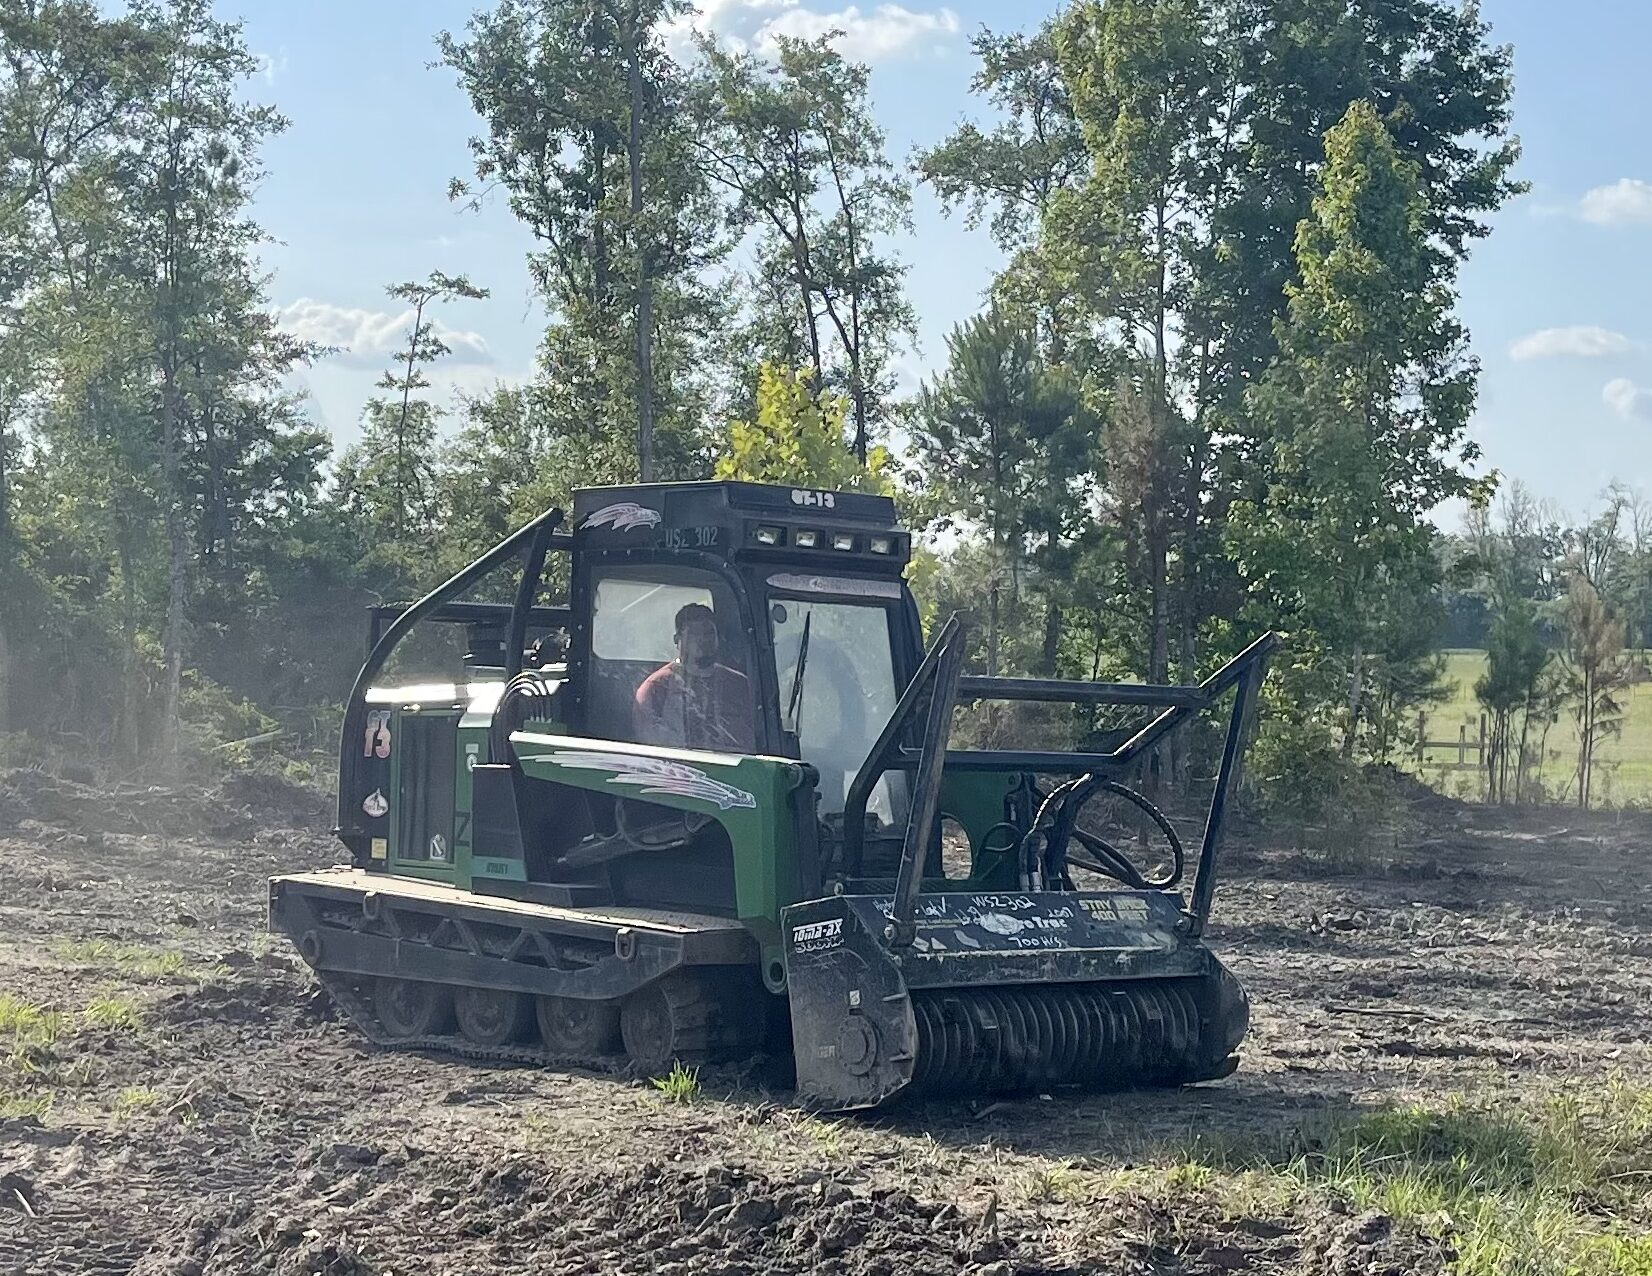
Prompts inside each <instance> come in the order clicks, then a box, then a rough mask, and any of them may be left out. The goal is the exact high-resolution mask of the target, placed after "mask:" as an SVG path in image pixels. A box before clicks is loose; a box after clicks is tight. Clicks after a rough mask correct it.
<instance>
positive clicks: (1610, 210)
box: [1577, 177, 1652, 226]
mask: <svg viewBox="0 0 1652 1276" xmlns="http://www.w3.org/2000/svg"><path fill="white" fill-rule="evenodd" d="M1577 211H1578V215H1579V216H1580V217H1582V218H1583V220H1584V221H1586V222H1594V223H1596V224H1597V225H1601V226H1609V225H1612V224H1614V223H1617V222H1652V182H1643V181H1641V179H1640V178H1638V177H1620V178H1618V180H1617V181H1615V182H1613V183H1612V184H1611V185H1610V186H1597V187H1595V188H1594V189H1593V190H1591V191H1587V192H1585V193H1584V196H1583V198H1582V199H1581V200H1580V201H1578V207H1577Z"/></svg>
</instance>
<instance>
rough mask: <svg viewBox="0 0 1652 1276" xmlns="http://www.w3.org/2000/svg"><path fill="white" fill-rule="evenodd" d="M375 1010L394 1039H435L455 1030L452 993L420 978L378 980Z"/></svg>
mask: <svg viewBox="0 0 1652 1276" xmlns="http://www.w3.org/2000/svg"><path fill="white" fill-rule="evenodd" d="M373 1010H374V1013H376V1014H377V1015H378V1017H379V1024H380V1026H381V1027H383V1029H384V1030H385V1032H387V1033H389V1034H390V1036H392V1037H433V1036H439V1035H440V1034H442V1033H444V1032H448V1031H450V1030H451V1029H452V1027H453V993H452V992H451V991H450V990H449V989H448V987H447V986H446V985H445V984H429V983H425V982H423V981H422V980H418V979H379V980H376V981H375V982H374V984H373Z"/></svg>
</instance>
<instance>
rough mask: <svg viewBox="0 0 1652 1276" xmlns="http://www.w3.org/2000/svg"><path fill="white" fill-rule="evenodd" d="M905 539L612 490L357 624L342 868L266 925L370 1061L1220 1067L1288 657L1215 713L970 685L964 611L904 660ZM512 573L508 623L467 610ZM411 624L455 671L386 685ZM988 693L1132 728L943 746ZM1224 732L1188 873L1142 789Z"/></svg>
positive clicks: (906, 1073)
mask: <svg viewBox="0 0 1652 1276" xmlns="http://www.w3.org/2000/svg"><path fill="white" fill-rule="evenodd" d="M909 551H910V537H909V536H908V534H907V533H906V532H904V531H902V530H901V529H900V528H899V527H898V526H897V525H896V521H895V509H894V505H893V503H892V502H891V501H889V500H888V499H886V498H883V497H878V496H868V495H861V494H851V493H842V492H821V491H812V490H804V489H794V488H785V487H771V486H762V485H757V484H748V483H672V484H650V485H644V486H633V487H610V488H594V489H588V490H583V491H579V492H576V493H575V496H574V501H573V511H572V516H571V517H570V518H567V519H564V516H563V512H562V511H560V510H551V511H549V512H548V513H546V514H545V515H544V516H542V517H541V518H539V519H537V520H536V521H534V522H533V523H531V524H529V525H528V526H527V527H524V528H522V529H521V530H520V531H519V532H517V533H515V534H514V535H512V536H510V537H509V538H507V539H506V540H505V541H503V542H501V543H500V544H499V545H498V546H497V547H495V548H494V549H493V550H492V551H490V552H489V553H488V554H486V555H484V556H483V557H482V558H480V559H479V560H477V561H476V562H475V563H473V564H471V565H470V566H469V567H467V568H465V569H464V570H463V571H461V572H459V573H458V574H457V575H455V576H454V577H453V578H452V579H451V580H449V581H448V582H446V583H445V584H444V585H442V586H441V587H440V588H438V589H436V590H434V591H433V592H432V593H430V594H429V595H428V596H426V597H425V598H423V599H421V600H419V601H418V602H416V603H413V604H411V605H398V606H388V607H379V608H375V609H373V610H372V612H371V626H370V637H369V642H368V655H367V660H366V663H365V664H364V665H363V667H362V670H361V673H360V676H359V677H358V678H357V680H356V683H355V686H354V688H353V690H352V691H351V694H350V699H349V702H348V704H347V706H346V711H345V720H344V730H343V739H342V746H341V750H340V757H339V806H338V836H339V838H340V839H341V840H342V841H343V843H344V845H345V847H346V848H348V850H349V852H350V856H351V860H352V865H351V866H350V867H340V868H337V869H332V870H329V871H325V872H312V873H295V874H290V875H286V876H281V877H277V878H274V879H273V880H272V881H271V882H270V893H269V917H270V926H271V928H272V930H274V931H277V932H280V933H282V934H284V935H286V936H287V937H288V938H290V939H291V940H292V942H293V943H294V944H295V945H296V946H297V948H298V951H299V953H300V954H301V955H302V956H303V958H304V960H305V961H306V962H307V963H308V964H309V965H310V966H311V967H312V968H313V969H314V971H315V972H316V974H317V976H318V977H319V978H320V980H321V981H322V983H323V984H324V985H325V986H326V988H327V989H328V990H329V991H330V992H331V994H332V996H333V997H334V998H335V1000H336V1001H337V1002H338V1003H339V1004H340V1005H341V1006H342V1008H343V1009H344V1010H345V1011H346V1012H347V1014H348V1015H349V1016H350V1017H351V1019H352V1020H353V1021H354V1022H355V1023H356V1024H357V1025H358V1026H359V1028H360V1029H361V1031H363V1032H364V1033H365V1034H367V1035H368V1036H369V1037H371V1038H372V1039H374V1040H376V1041H380V1042H383V1043H385V1044H387V1045H396V1046H401V1047H415V1048H436V1049H442V1050H451V1051H455V1052H458V1053H460V1054H465V1055H469V1056H472V1057H479V1058H488V1059H519V1060H527V1061H542V1062H547V1063H554V1064H569V1065H578V1066H582V1067H595V1068H604V1067H613V1068H638V1069H643V1070H649V1071H653V1070H658V1069H663V1068H667V1067H669V1066H670V1065H671V1064H672V1062H673V1061H681V1062H683V1063H685V1064H694V1063H701V1062H715V1061H719V1060H737V1059H742V1058H746V1057H750V1056H752V1055H754V1054H758V1053H765V1052H767V1053H771V1054H778V1055H781V1056H783V1055H784V1053H785V1052H786V1050H787V1049H788V1048H789V1049H790V1052H791V1055H792V1058H793V1060H794V1061H795V1069H796V1083H797V1090H798V1093H799V1097H800V1099H801V1100H802V1101H803V1102H805V1103H807V1104H809V1105H811V1106H815V1107H818V1108H822V1109H830V1110H848V1109H856V1108H870V1107H875V1106H877V1105H880V1104H883V1103H886V1102H888V1101H891V1100H894V1099H896V1098H897V1097H899V1096H903V1095H912V1094H949V1093H968V1094H991V1093H1007V1092H1015V1091H1052V1090H1058V1089H1062V1088H1089V1089H1099V1088H1116V1087H1124V1086H1139V1085H1152V1084H1160V1085H1176V1084H1183V1083H1187V1082H1196V1081H1203V1080H1208V1079H1211V1078H1216V1077H1221V1076H1224V1075H1226V1074H1227V1073H1229V1072H1231V1071H1232V1070H1233V1068H1234V1067H1235V1065H1236V1056H1235V1050H1236V1048H1237V1047H1238V1045H1239V1042H1240V1040H1241V1038H1242V1037H1243V1036H1244V1034H1245V1030H1246V1027H1247V1023H1248V1018H1249V1011H1248V1005H1247V1002H1246V998H1245V994H1244V992H1243V991H1242V990H1241V988H1240V986H1239V984H1238V983H1237V981H1236V980H1235V979H1234V978H1233V976H1232V975H1231V974H1229V973H1228V971H1227V970H1226V969H1224V967H1223V966H1222V965H1221V964H1220V963H1219V962H1218V961H1217V959H1216V957H1215V956H1214V954H1213V953H1212V952H1211V951H1210V950H1209V949H1208V948H1207V947H1206V946H1205V945H1204V943H1203V942H1202V940H1201V936H1202V933H1203V930H1204V927H1205V922H1206V918H1207V917H1208V915H1209V913H1210V906H1211V897H1212V892H1213V890H1214V888H1215V883H1216V872H1217V858H1218V847H1219V841H1220V836H1221V832H1222V825H1223V816H1224V810H1225V807H1226V803H1227V800H1228V796H1229V794H1230V793H1231V792H1232V790H1233V787H1234V784H1235V782H1236V779H1237V776H1238V772H1239V766H1240V762H1241V757H1242V753H1243V745H1244V737H1245V732H1246V729H1247V723H1248V721H1249V720H1250V718H1251V716H1252V710H1253V708H1254V706H1255V702H1256V695H1257V690H1258V686H1259V683H1260V680H1261V678H1262V675H1263V670H1264V666H1265V663H1266V659H1267V654H1268V652H1269V650H1270V649H1271V647H1272V645H1273V639H1272V637H1271V635H1270V636H1267V637H1264V638H1262V639H1260V640H1258V641H1257V642H1255V643H1254V644H1252V645H1251V646H1250V647H1249V648H1248V649H1247V650H1245V651H1244V652H1242V653H1241V654H1240V655H1238V656H1236V657H1235V658H1234V659H1233V660H1232V661H1230V662H1229V663H1228V664H1227V665H1225V666H1224V667H1223V668H1222V669H1220V670H1219V671H1218V672H1217V673H1215V674H1214V675H1213V676H1212V677H1210V678H1208V679H1207V680H1206V681H1205V682H1204V683H1202V684H1200V685H1198V686H1189V687H1180V686H1146V685H1139V684H1102V683H1089V682H1064V681H1053V680H1038V679H1016V678H988V677H972V676H967V675H965V674H964V672H963V662H964V643H963V636H964V630H963V627H962V625H961V624H960V623H959V622H958V620H957V619H956V618H954V619H952V620H949V621H948V622H946V623H945V624H944V625H941V626H939V627H938V630H937V632H936V633H935V634H934V636H933V640H932V641H931V642H930V644H929V645H928V647H927V649H926V647H925V645H924V643H923V640H922V635H921V630H920V624H919V618H918V609H917V607H916V605H915V604H914V602H913V599H912V595H911V592H910V591H909V590H908V588H907V586H906V583H905V579H904V578H905V568H906V565H907V561H908V557H909ZM558 556H560V557H561V558H562V559H564V560H566V561H565V564H563V563H558V562H556V561H555V559H556V557H558ZM495 573H497V574H498V575H497V576H496V577H495V580H494V586H495V588H500V587H501V586H500V584H499V582H500V581H501V580H503V581H505V582H506V583H505V584H504V585H503V587H502V588H503V590H504V593H503V595H500V594H497V593H496V594H495V597H499V596H511V595H512V594H514V602H509V603H506V602H491V603H486V602H475V601H466V597H465V596H466V595H467V594H470V593H471V592H473V591H474V590H475V588H476V587H477V586H478V585H479V584H481V582H482V581H483V580H484V578H486V577H489V576H494V574H495ZM552 581H559V582H566V591H565V593H564V595H563V597H562V599H561V600H560V601H557V602H554V603H553V602H550V601H547V600H546V599H545V598H544V597H543V595H545V594H547V593H549V592H550V585H551V582H552ZM559 592H561V591H559ZM421 626H422V627H424V628H423V632H424V633H425V634H429V633H432V632H436V630H435V629H433V628H432V627H440V626H458V627H460V629H461V630H462V631H463V633H464V634H465V636H466V640H467V641H466V647H467V650H466V653H465V655H464V656H463V659H462V660H460V659H459V658H458V657H457V653H455V658H454V661H453V664H454V668H453V670H452V671H451V672H450V673H449V674H448V675H447V676H448V677H450V678H452V679H453V680H452V681H442V682H435V683H430V684H411V683H406V681H405V680H403V684H402V685H394V684H393V683H392V681H391V680H389V679H386V678H385V677H384V671H385V668H386V662H387V661H388V660H389V658H390V656H391V654H392V652H393V651H395V650H396V649H397V647H398V646H399V645H400V644H402V642H403V640H404V639H406V638H408V636H409V635H410V634H412V633H414V632H415V631H417V630H420V628H421ZM448 632H450V633H452V632H454V631H452V630H449V631H448ZM993 700H1003V701H1042V702H1055V703H1062V702H1066V703H1088V704H1098V705H1109V706H1131V707H1134V710H1135V713H1136V717H1137V719H1138V722H1137V725H1136V726H1134V727H1131V728H1127V729H1124V730H1119V731H1114V732H1112V734H1111V735H1110V736H1108V737H1107V738H1106V739H1105V742H1104V743H1102V744H1098V745H1095V746H1094V748H1093V751H1080V752H1049V751H1032V750H1020V749H1002V748H994V749H977V750H960V749H951V748H949V747H948V737H949V732H950V730H951V726H952V721H953V717H954V713H953V710H954V708H955V706H956V705H957V704H959V703H960V702H979V701H993ZM1208 709H1215V710H1217V712H1218V729H1221V718H1222V714H1223V711H1225V729H1224V730H1223V733H1222V735H1221V741H1222V747H1221V750H1220V762H1219V765H1218V766H1217V767H1216V772H1215V777H1214V786H1213V796H1212V799H1211V802H1210V806H1209V810H1208V816H1207V819H1206V821H1205V827H1204V830H1203V834H1202V838H1201V839H1200V840H1199V842H1198V844H1197V846H1194V847H1190V848H1189V850H1188V852H1187V854H1186V856H1185V857H1184V854H1183V847H1182V843H1181V841H1180V840H1179V839H1178V837H1177V832H1176V829H1175V827H1174V826H1173V825H1172V823H1171V822H1170V821H1169V820H1168V819H1167V818H1166V817H1165V815H1164V814H1163V813H1162V812H1160V811H1159V810H1158V808H1157V807H1156V806H1155V805H1154V804H1153V803H1152V802H1151V801H1149V800H1148V798H1147V797H1146V796H1144V794H1143V793H1142V792H1140V791H1139V789H1138V788H1137V787H1133V786H1132V783H1131V782H1130V781H1131V777H1133V776H1138V775H1140V774H1141V773H1142V769H1143V764H1144V762H1146V761H1147V760H1148V759H1150V758H1151V757H1152V756H1153V755H1154V754H1155V753H1156V751H1157V750H1156V746H1157V745H1159V744H1160V743H1161V742H1162V741H1163V740H1164V738H1165V737H1166V736H1167V734H1169V733H1170V732H1172V731H1175V730H1177V729H1178V728H1180V727H1183V726H1185V725H1187V724H1188V723H1190V722H1192V721H1193V720H1195V719H1196V718H1197V717H1198V716H1199V715H1201V714H1202V713H1203V712H1204V711H1206V710H1208ZM1087 808H1089V813H1087ZM1103 808H1107V809H1110V810H1113V811H1114V812H1118V811H1121V810H1122V811H1126V812H1127V813H1129V814H1130V815H1131V817H1132V822H1133V824H1134V825H1135V826H1136V827H1137V829H1138V832H1139V830H1146V831H1148V832H1150V833H1151V834H1152V838H1153V841H1154V850H1155V852H1156V857H1155V858H1153V859H1152V860H1151V865H1152V867H1151V868H1150V867H1147V865H1148V864H1149V862H1150V861H1149V860H1148V858H1147V856H1146V855H1145V854H1144V853H1143V851H1142V850H1141V838H1140V837H1139V836H1136V835H1133V836H1132V837H1131V838H1128V839H1127V838H1125V837H1121V836H1118V835H1116V833H1110V832H1104V831H1098V826H1097V821H1096V820H1095V819H1093V818H1091V815H1093V814H1094V812H1096V811H1098V810H1101V809H1103ZM1117 823H1118V821H1116V820H1115V821H1114V823H1113V824H1108V825H1106V828H1107V829H1112V828H1114V827H1115V826H1116V825H1117ZM943 826H945V828H946V829H947V835H946V837H945V838H943ZM966 843H967V849H966V845H965V844H966ZM1127 847H1128V848H1129V849H1126V848H1127ZM1184 858H1185V859H1186V860H1187V861H1189V864H1188V867H1189V868H1190V870H1191V888H1190V889H1186V890H1184V888H1183V884H1182V879H1183V864H1184ZM1075 875H1076V879H1075ZM1080 882H1083V883H1086V884H1087V885H1088V886H1089V887H1092V888H1091V889H1080V888H1079V883H1080ZM1098 887H1099V889H1095V888H1098Z"/></svg>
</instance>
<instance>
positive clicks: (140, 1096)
mask: <svg viewBox="0 0 1652 1276" xmlns="http://www.w3.org/2000/svg"><path fill="white" fill-rule="evenodd" d="M160 1101H161V1096H160V1094H159V1092H157V1091H155V1090H147V1089H144V1088H143V1087H142V1086H127V1087H126V1088H125V1089H123V1090H122V1091H121V1092H120V1093H119V1094H117V1095H116V1096H115V1115H116V1116H121V1117H129V1116H133V1115H135V1114H136V1113H139V1112H143V1111H145V1110H147V1109H149V1108H152V1107H154V1106H155V1105H156V1104H157V1103H159V1102H160Z"/></svg>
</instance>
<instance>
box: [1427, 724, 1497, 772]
mask: <svg viewBox="0 0 1652 1276" xmlns="http://www.w3.org/2000/svg"><path fill="white" fill-rule="evenodd" d="M1430 749H1444V750H1446V751H1447V752H1450V751H1451V750H1456V753H1457V760H1456V761H1455V762H1435V761H1431V760H1430V759H1429V756H1428V751H1429V750H1430ZM1470 754H1472V755H1473V760H1472V761H1471V760H1470V757H1469V755H1470ZM1417 761H1418V763H1419V764H1421V763H1427V764H1428V765H1430V766H1440V767H1445V768H1446V769H1447V770H1450V771H1456V770H1465V771H1466V770H1468V769H1469V768H1470V767H1473V768H1475V769H1479V768H1480V767H1483V766H1484V765H1485V763H1486V715H1485V714H1483V713H1482V714H1481V715H1480V735H1479V738H1478V739H1470V737H1469V734H1468V723H1466V722H1461V723H1458V725H1457V738H1456V739H1455V740H1430V739H1429V738H1428V715H1427V714H1423V713H1419V714H1418V715H1417Z"/></svg>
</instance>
